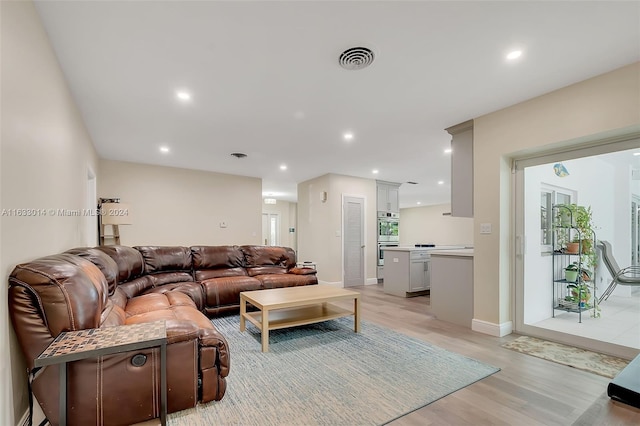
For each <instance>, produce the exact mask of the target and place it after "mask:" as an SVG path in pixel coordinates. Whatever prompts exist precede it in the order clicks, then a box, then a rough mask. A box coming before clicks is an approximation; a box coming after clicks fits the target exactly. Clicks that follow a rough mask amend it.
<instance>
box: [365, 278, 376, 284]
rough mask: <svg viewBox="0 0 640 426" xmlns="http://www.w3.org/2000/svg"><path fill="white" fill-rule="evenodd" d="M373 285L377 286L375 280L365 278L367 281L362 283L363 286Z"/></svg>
mask: <svg viewBox="0 0 640 426" xmlns="http://www.w3.org/2000/svg"><path fill="white" fill-rule="evenodd" d="M373 284H378V279H377V278H367V280H366V281H365V283H364V285H373Z"/></svg>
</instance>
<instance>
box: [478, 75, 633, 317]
mask: <svg viewBox="0 0 640 426" xmlns="http://www.w3.org/2000/svg"><path fill="white" fill-rule="evenodd" d="M639 95H640V64H639V63H635V64H631V65H628V66H626V67H623V68H620V69H618V70H615V71H612V72H610V73H607V74H603V75H601V76H598V77H595V78H592V79H589V80H586V81H583V82H580V83H576V84H573V85H571V86H568V87H565V88H563V89H560V90H557V91H554V92H551V93H549V94H546V95H543V96H540V97H537V98H534V99H531V100H529V101H526V102H523V103H520V104H517V105H514V106H512V107H509V108H506V109H503V110H500V111H496V112H494V113H491V114H487V115H485V116H482V117H479V118H476V119H475V122H474V180H475V185H474V233H475V235H474V246H475V263H474V317H475V319H478V320H481V321H486V322H489V323H493V324H504V323H507V322H509V321H511V320H512V318H511V298H512V296H511V292H510V289H511V282H510V279H511V272H510V271H511V269H510V268H511V266H512V265H513V257H512V254H511V252H512V250H511V241H512V240H513V235H512V230H511V229H512V223H511V219H510V215H511V211H512V209H511V205H512V200H511V180H512V175H511V172H510V164H511V158H512V157H513V156H514V155H516V154H517V155H520V154H521V153H523V152H527V153H532V152H539V151H544V150H549V149H555V148H558V147H561V146H567V145H571V144H574V145H575V144H576V142H572V140H575V139H577V138H582V139H581V140H583V139H594V138H596V137H595V136H593V135H596V134H598V133H603V132H611V131H614V130H616V129H624V128H628V127H629V126H634V125H638V124H640V96H639ZM480 223H491V224H492V225H493V233H492V234H480V233H479V226H480Z"/></svg>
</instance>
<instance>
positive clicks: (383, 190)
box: [376, 181, 400, 213]
mask: <svg viewBox="0 0 640 426" xmlns="http://www.w3.org/2000/svg"><path fill="white" fill-rule="evenodd" d="M376 182H377V187H378V201H377V205H378V211H379V212H392V213H399V212H400V184H399V183H393V182H383V181H376Z"/></svg>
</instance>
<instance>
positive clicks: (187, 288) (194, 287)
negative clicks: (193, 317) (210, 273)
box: [144, 282, 204, 310]
mask: <svg viewBox="0 0 640 426" xmlns="http://www.w3.org/2000/svg"><path fill="white" fill-rule="evenodd" d="M151 293H158V294H165V295H167V297H169V295H170V294H171V293H182V294H183V295H186V296H187V297H189V299H190V300H192V302H193V303H194V304H195V307H196V308H198V310H202V309H203V308H204V290H203V289H202V285H201V284H200V283H195V282H182V283H180V282H178V283H170V284H165V285H162V286H159V287H154V288H151V289H148V290H146V291H145V292H144V294H151Z"/></svg>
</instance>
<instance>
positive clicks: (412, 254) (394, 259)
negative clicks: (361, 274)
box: [383, 246, 464, 297]
mask: <svg viewBox="0 0 640 426" xmlns="http://www.w3.org/2000/svg"><path fill="white" fill-rule="evenodd" d="M460 249H464V246H435V247H415V246H400V247H388V248H384V249H383V250H384V277H385V278H384V282H383V289H384V292H385V293H387V294H393V295H395V296H401V297H413V296H419V295H422V294H425V293H426V292H427V291H429V290H430V288H431V253H433V252H435V251H449V250H460Z"/></svg>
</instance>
